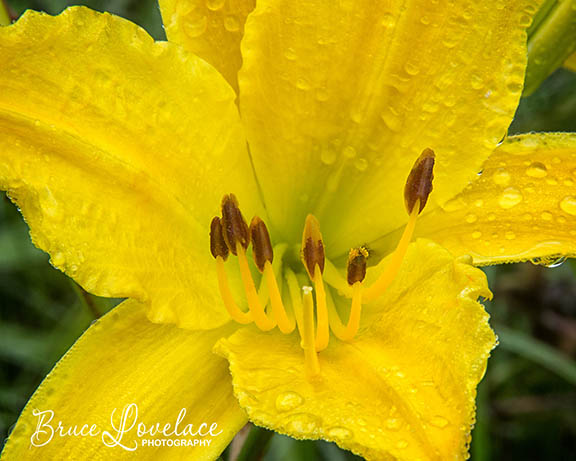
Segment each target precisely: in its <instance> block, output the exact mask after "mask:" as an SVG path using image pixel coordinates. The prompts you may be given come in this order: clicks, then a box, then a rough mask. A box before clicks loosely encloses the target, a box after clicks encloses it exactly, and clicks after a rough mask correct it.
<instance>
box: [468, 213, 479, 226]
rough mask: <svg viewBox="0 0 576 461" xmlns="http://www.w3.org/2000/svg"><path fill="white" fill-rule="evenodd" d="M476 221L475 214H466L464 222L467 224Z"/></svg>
mask: <svg viewBox="0 0 576 461" xmlns="http://www.w3.org/2000/svg"><path fill="white" fill-rule="evenodd" d="M476 221H478V216H476V215H475V214H469V215H468V216H466V222H467V223H468V224H474V223H475V222H476Z"/></svg>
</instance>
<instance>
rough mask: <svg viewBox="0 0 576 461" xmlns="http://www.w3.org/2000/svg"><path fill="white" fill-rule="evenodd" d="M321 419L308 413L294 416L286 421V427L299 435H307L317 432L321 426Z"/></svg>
mask: <svg viewBox="0 0 576 461" xmlns="http://www.w3.org/2000/svg"><path fill="white" fill-rule="evenodd" d="M320 422H321V421H320V420H319V418H317V417H316V416H314V415H311V414H308V413H299V414H296V415H292V416H291V417H290V418H288V419H287V420H286V427H287V428H288V430H289V431H291V432H295V433H297V434H302V435H307V434H310V433H312V432H314V431H315V430H316V428H317V427H318V426H319V424H320Z"/></svg>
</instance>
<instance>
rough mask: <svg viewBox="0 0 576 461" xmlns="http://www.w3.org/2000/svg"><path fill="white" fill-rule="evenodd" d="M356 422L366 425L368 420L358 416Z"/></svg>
mask: <svg viewBox="0 0 576 461" xmlns="http://www.w3.org/2000/svg"><path fill="white" fill-rule="evenodd" d="M356 422H357V423H358V425H359V426H366V425H367V424H368V422H367V421H366V420H365V419H363V418H358V421H356Z"/></svg>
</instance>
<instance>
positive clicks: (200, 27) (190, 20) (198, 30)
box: [182, 15, 208, 38]
mask: <svg viewBox="0 0 576 461" xmlns="http://www.w3.org/2000/svg"><path fill="white" fill-rule="evenodd" d="M207 26H208V18H207V17H206V16H201V15H190V16H188V17H187V18H186V21H183V22H182V27H183V28H184V32H185V34H186V35H188V37H190V38H196V37H200V36H201V35H202V34H203V33H204V32H206V27H207Z"/></svg>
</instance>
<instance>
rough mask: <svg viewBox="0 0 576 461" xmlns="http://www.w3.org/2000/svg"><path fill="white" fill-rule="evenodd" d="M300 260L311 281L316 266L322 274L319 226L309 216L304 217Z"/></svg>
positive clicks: (313, 278) (323, 256) (322, 253)
mask: <svg viewBox="0 0 576 461" xmlns="http://www.w3.org/2000/svg"><path fill="white" fill-rule="evenodd" d="M301 259H302V263H303V264H304V267H305V268H306V271H307V272H308V275H309V276H310V279H311V280H315V276H316V266H318V269H319V271H320V275H321V274H322V272H324V260H325V255H324V243H323V242H322V234H321V233H320V224H319V223H318V220H317V219H316V218H315V217H314V216H312V215H311V214H309V215H308V216H307V217H306V223H305V224H304V233H303V234H302V252H301Z"/></svg>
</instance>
